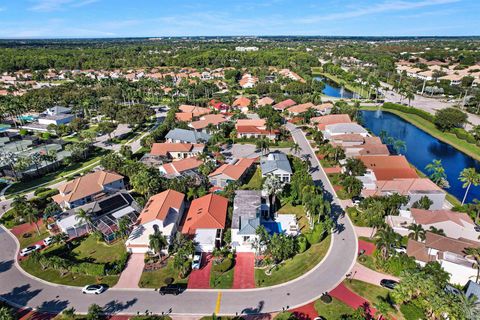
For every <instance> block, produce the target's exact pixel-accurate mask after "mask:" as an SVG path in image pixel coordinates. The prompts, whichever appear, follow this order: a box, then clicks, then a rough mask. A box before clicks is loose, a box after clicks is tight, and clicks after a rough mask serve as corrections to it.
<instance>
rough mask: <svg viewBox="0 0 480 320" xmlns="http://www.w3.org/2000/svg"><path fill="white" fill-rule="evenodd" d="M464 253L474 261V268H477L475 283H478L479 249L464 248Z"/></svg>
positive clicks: (479, 270) (479, 276) (479, 277)
mask: <svg viewBox="0 0 480 320" xmlns="http://www.w3.org/2000/svg"><path fill="white" fill-rule="evenodd" d="M464 252H465V253H466V254H467V257H469V258H472V259H473V260H475V268H477V278H476V280H475V282H476V283H478V279H480V248H465V250H464Z"/></svg>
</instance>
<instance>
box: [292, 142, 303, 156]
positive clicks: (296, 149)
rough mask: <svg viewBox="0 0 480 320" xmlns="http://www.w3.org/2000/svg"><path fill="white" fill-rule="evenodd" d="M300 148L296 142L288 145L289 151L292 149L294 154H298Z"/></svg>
mask: <svg viewBox="0 0 480 320" xmlns="http://www.w3.org/2000/svg"><path fill="white" fill-rule="evenodd" d="M300 150H301V148H300V146H299V145H298V143H294V144H293V145H292V146H291V147H290V151H292V152H293V153H295V154H298V153H299V152H300Z"/></svg>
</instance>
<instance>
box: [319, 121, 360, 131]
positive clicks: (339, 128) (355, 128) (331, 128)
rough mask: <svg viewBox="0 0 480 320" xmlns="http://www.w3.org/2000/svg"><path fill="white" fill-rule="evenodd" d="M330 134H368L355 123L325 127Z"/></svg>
mask: <svg viewBox="0 0 480 320" xmlns="http://www.w3.org/2000/svg"><path fill="white" fill-rule="evenodd" d="M325 129H327V130H328V131H330V132H332V133H368V131H367V130H365V129H364V128H363V127H362V126H361V125H359V124H356V123H336V124H329V125H327V126H325Z"/></svg>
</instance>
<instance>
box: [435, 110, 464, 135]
mask: <svg viewBox="0 0 480 320" xmlns="http://www.w3.org/2000/svg"><path fill="white" fill-rule="evenodd" d="M467 118H468V116H467V114H466V113H465V112H463V111H461V110H459V109H456V108H445V109H440V110H437V112H435V121H434V123H435V125H436V126H437V128H439V129H440V130H442V131H446V130H451V129H453V128H459V127H462V126H463V125H464V124H465V122H466V121H467Z"/></svg>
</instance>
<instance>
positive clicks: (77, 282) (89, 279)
mask: <svg viewBox="0 0 480 320" xmlns="http://www.w3.org/2000/svg"><path fill="white" fill-rule="evenodd" d="M20 266H21V267H22V268H23V270H25V271H26V272H28V273H30V274H31V275H33V276H36V277H38V278H40V279H43V280H45V281H48V282H53V283H58V284H64V285H69V286H79V287H82V286H85V285H87V284H92V283H104V284H107V285H108V286H110V287H112V286H114V285H115V284H116V283H117V281H118V278H119V276H118V275H117V276H105V277H101V278H97V277H94V276H87V275H84V274H74V273H68V274H66V275H64V276H62V275H61V274H60V272H59V271H57V270H53V269H45V270H42V268H41V267H40V266H39V265H38V264H36V263H33V262H32V261H31V260H30V259H26V260H22V261H20Z"/></svg>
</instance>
